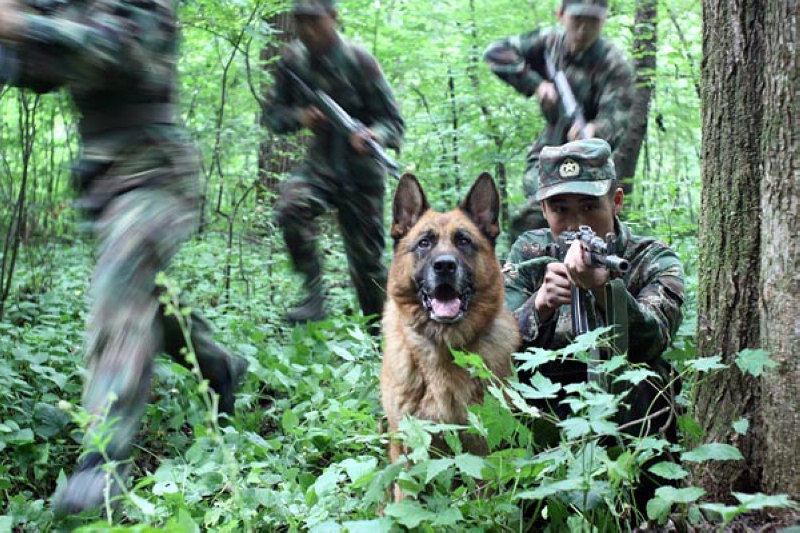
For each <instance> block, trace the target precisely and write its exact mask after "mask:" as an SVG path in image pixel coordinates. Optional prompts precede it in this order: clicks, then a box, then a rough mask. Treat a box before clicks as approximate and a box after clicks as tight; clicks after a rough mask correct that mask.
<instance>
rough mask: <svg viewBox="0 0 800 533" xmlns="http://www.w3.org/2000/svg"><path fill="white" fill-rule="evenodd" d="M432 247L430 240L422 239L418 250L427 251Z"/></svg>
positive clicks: (418, 244)
mask: <svg viewBox="0 0 800 533" xmlns="http://www.w3.org/2000/svg"><path fill="white" fill-rule="evenodd" d="M430 247H431V240H430V239H420V240H419V242H418V243H417V248H419V249H421V250H427V249H428V248H430Z"/></svg>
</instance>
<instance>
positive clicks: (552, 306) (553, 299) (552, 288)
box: [534, 263, 572, 320]
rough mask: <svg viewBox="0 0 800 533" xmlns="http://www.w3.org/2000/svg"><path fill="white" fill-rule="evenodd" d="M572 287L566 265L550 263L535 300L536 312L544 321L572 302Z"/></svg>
mask: <svg viewBox="0 0 800 533" xmlns="http://www.w3.org/2000/svg"><path fill="white" fill-rule="evenodd" d="M570 285H571V282H570V280H569V276H568V275H567V268H566V266H565V265H564V263H550V264H548V265H547V270H545V273H544V281H543V282H542V286H541V287H539V291H538V292H537V293H536V299H535V300H534V305H535V306H536V311H537V312H538V313H539V317H540V318H541V319H542V320H547V319H548V318H550V317H551V316H552V315H553V312H554V311H555V310H556V309H558V308H559V307H561V306H562V305H567V304H569V303H570V302H571V301H572V294H571V292H570Z"/></svg>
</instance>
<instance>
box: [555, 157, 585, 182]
mask: <svg viewBox="0 0 800 533" xmlns="http://www.w3.org/2000/svg"><path fill="white" fill-rule="evenodd" d="M580 173H581V166H580V165H579V164H578V163H577V162H576V161H575V160H574V159H570V158H569V157H568V158H566V159H565V160H564V162H563V163H561V166H560V167H558V175H559V176H561V177H562V178H574V177H575V176H579V175H580Z"/></svg>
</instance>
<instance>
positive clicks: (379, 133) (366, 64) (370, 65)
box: [356, 48, 405, 150]
mask: <svg viewBox="0 0 800 533" xmlns="http://www.w3.org/2000/svg"><path fill="white" fill-rule="evenodd" d="M356 54H357V56H358V62H359V65H360V68H361V69H362V71H363V73H364V80H365V87H364V88H363V92H364V99H365V102H364V103H365V104H366V107H367V113H368V115H369V116H370V117H371V118H372V121H371V122H370V123H369V124H367V125H366V126H367V127H368V128H369V129H371V130H372V131H373V133H375V135H376V137H377V141H378V142H379V143H380V144H381V145H383V146H385V147H387V148H394V149H395V150H400V147H401V146H402V144H403V134H404V132H405V123H404V122H403V117H402V116H401V115H400V107H399V106H398V105H397V100H396V99H395V97H394V93H393V92H392V88H391V87H390V86H389V83H388V82H387V81H386V77H385V76H384V75H383V71H382V70H381V67H380V65H379V64H378V61H377V60H376V59H375V58H374V57H372V56H371V55H370V54H368V53H367V52H366V51H365V50H363V49H360V48H356Z"/></svg>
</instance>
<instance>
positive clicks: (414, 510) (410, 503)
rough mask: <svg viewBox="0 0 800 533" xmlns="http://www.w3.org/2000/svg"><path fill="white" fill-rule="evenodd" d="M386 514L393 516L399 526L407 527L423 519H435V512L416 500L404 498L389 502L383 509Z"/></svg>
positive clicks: (414, 526)
mask: <svg viewBox="0 0 800 533" xmlns="http://www.w3.org/2000/svg"><path fill="white" fill-rule="evenodd" d="M383 513H384V514H385V515H386V516H391V517H394V518H395V519H396V520H397V522H398V523H399V524H400V525H401V526H405V527H407V528H409V529H414V528H416V527H418V526H419V525H420V524H421V523H422V522H423V521H426V522H431V521H433V520H435V519H436V513H434V512H431V511H429V510H428V509H427V508H425V507H423V506H422V504H421V503H420V502H418V501H416V500H411V499H405V500H403V501H402V502H400V503H390V504H389V505H387V506H386V509H384V510H383Z"/></svg>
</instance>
